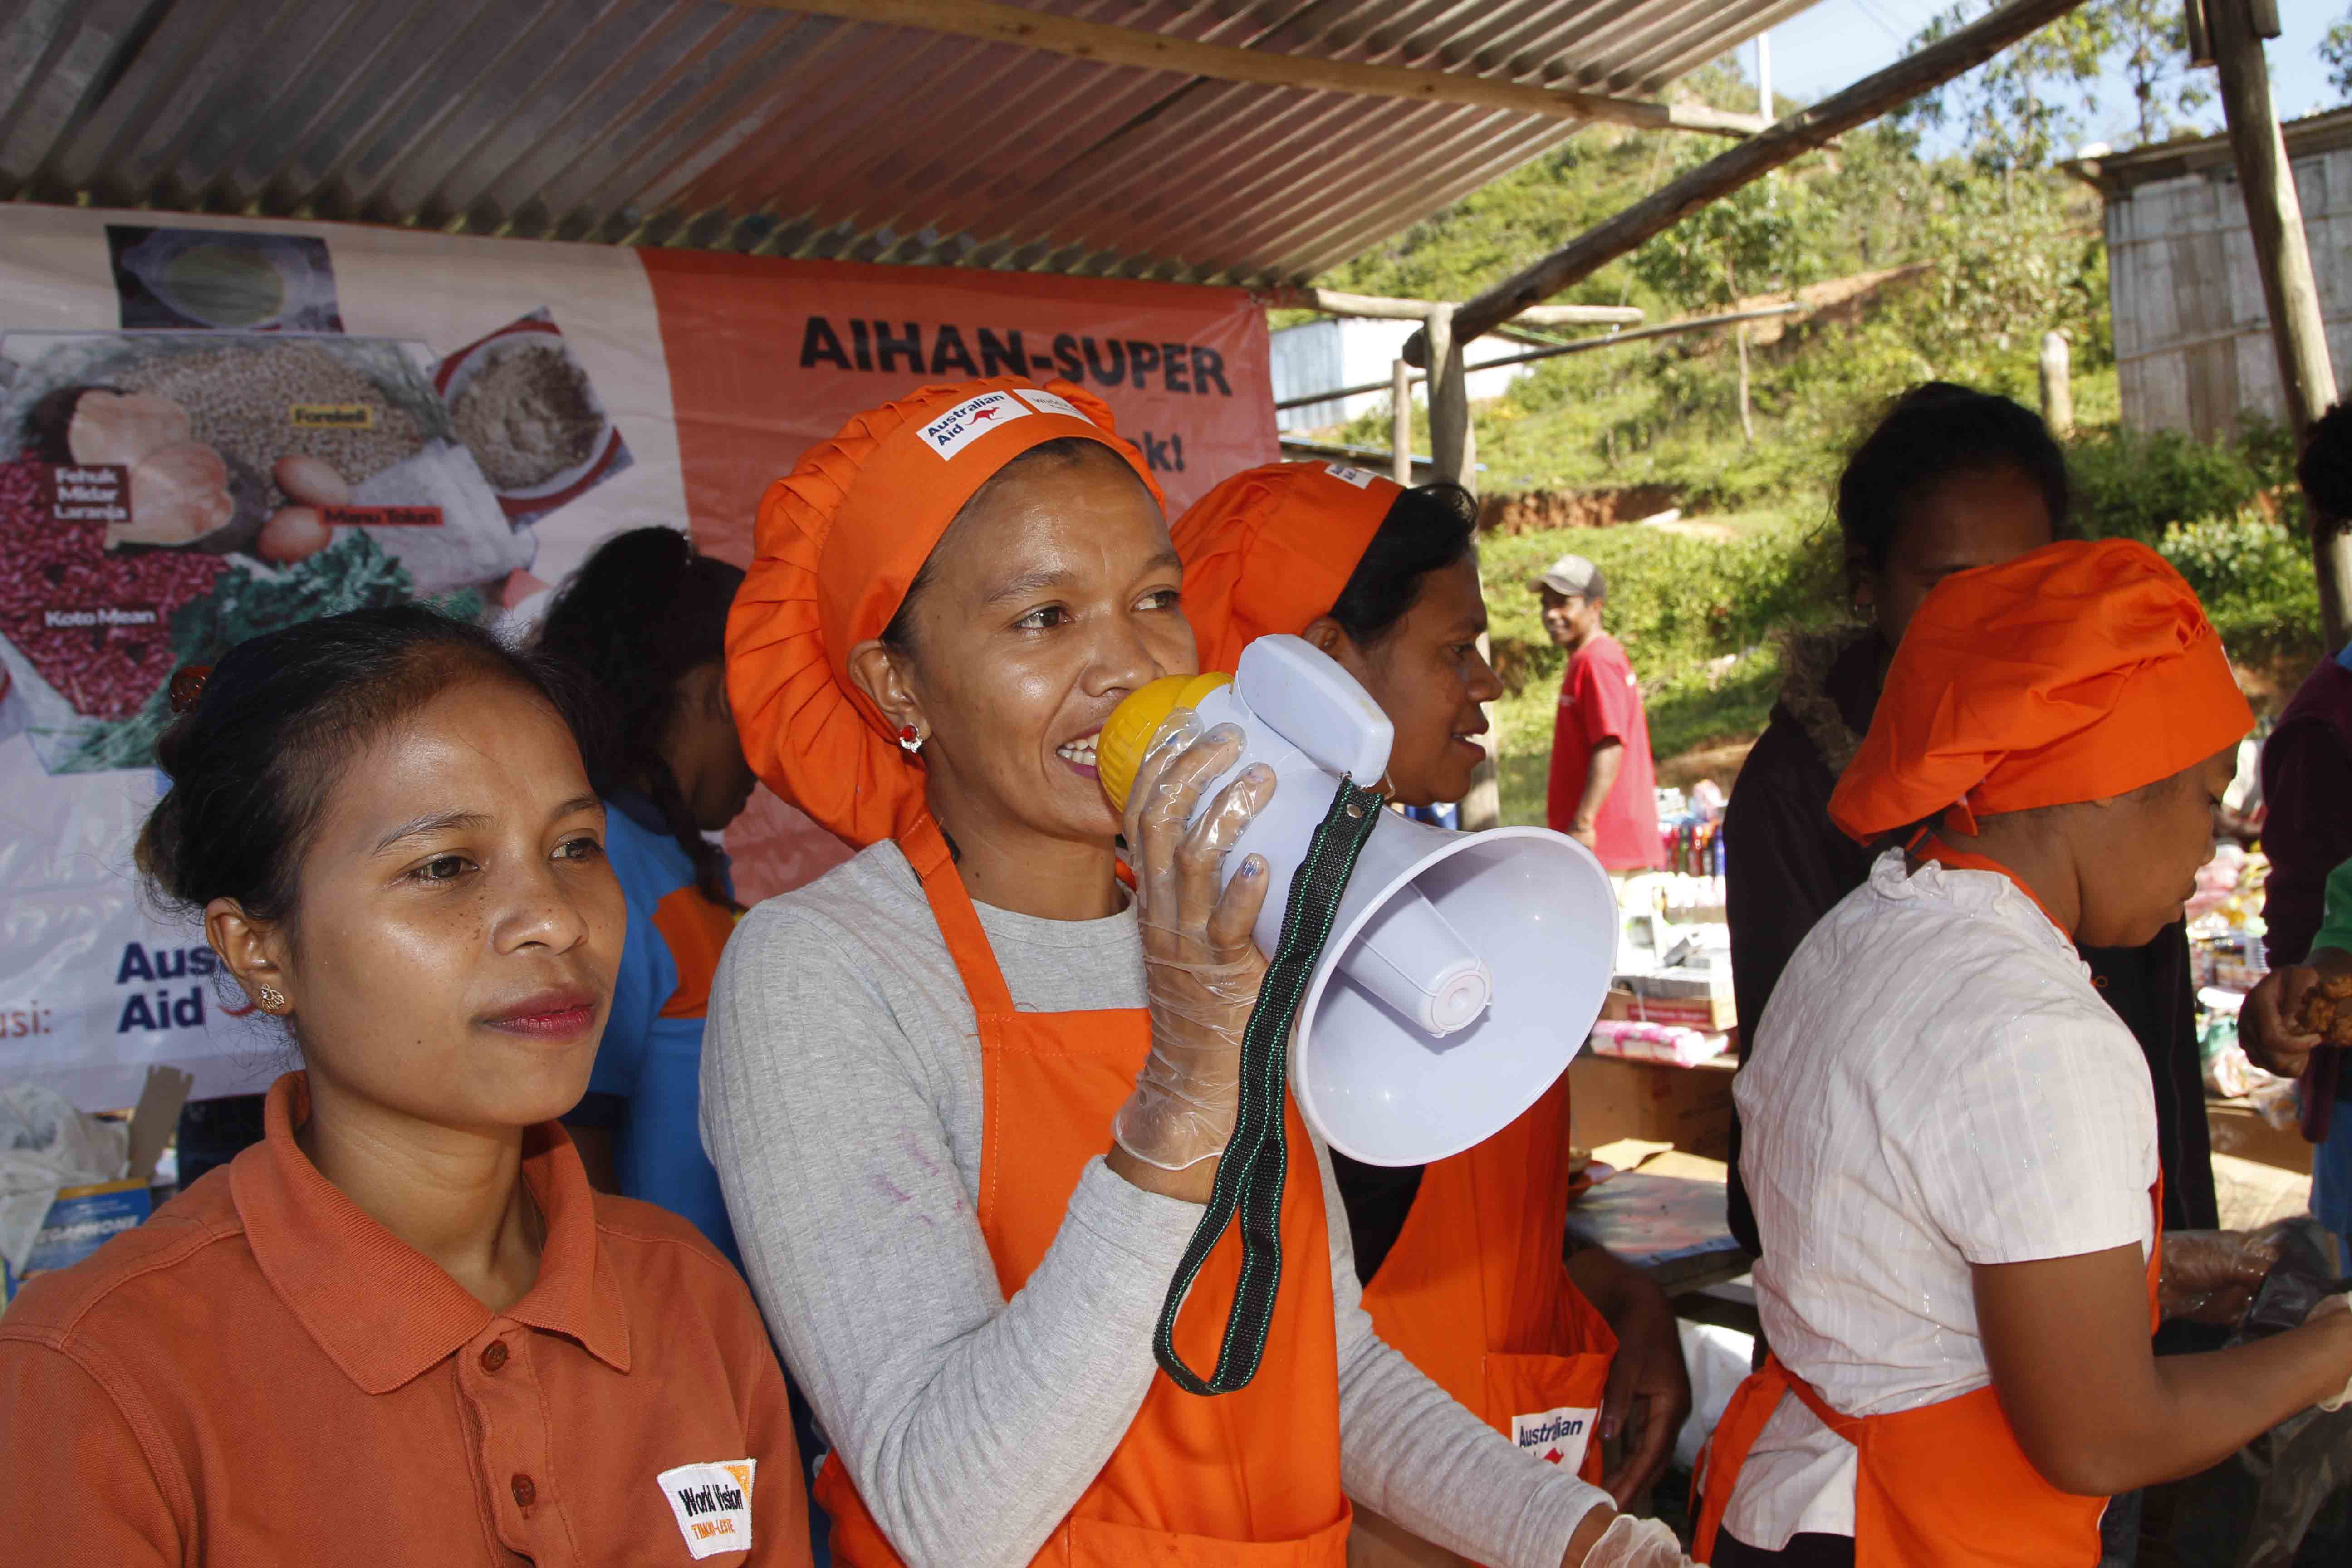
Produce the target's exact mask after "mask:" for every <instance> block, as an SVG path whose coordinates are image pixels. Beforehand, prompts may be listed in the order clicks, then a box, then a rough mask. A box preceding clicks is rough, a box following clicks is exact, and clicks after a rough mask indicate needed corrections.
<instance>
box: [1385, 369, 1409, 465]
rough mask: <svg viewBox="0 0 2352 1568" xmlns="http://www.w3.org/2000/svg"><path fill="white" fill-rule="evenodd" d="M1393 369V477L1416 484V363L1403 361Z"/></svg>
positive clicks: (1390, 427)
mask: <svg viewBox="0 0 2352 1568" xmlns="http://www.w3.org/2000/svg"><path fill="white" fill-rule="evenodd" d="M1390 371H1391V375H1390V379H1389V478H1391V479H1394V480H1396V482H1397V483H1399V484H1401V485H1409V484H1411V483H1412V383H1413V374H1412V366H1411V365H1409V364H1407V363H1404V361H1402V360H1399V361H1397V362H1396V363H1395V364H1393V365H1391V367H1390Z"/></svg>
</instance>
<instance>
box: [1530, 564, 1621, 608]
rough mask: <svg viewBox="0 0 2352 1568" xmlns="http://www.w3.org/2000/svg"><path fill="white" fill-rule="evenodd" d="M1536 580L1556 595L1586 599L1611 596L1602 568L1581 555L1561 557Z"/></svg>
mask: <svg viewBox="0 0 2352 1568" xmlns="http://www.w3.org/2000/svg"><path fill="white" fill-rule="evenodd" d="M1536 580H1537V581H1538V582H1539V583H1541V584H1543V585H1544V586H1545V587H1547V588H1549V589H1550V590H1551V591H1552V592H1553V593H1555V594H1573V595H1577V596H1578V597H1579V598H1585V599H1605V598H1607V597H1608V596H1609V584H1608V580H1607V579H1606V578H1604V577H1602V576H1601V568H1600V567H1598V566H1595V565H1594V564H1593V563H1591V562H1590V561H1587V560H1586V559H1585V558H1584V557H1583V556H1581V555H1563V556H1561V557H1560V558H1559V560H1557V561H1555V562H1553V563H1551V565H1550V566H1549V567H1548V568H1546V570H1545V572H1544V574H1543V575H1542V576H1541V577H1538V579H1536Z"/></svg>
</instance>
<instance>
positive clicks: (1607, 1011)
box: [1601, 974, 1739, 1035]
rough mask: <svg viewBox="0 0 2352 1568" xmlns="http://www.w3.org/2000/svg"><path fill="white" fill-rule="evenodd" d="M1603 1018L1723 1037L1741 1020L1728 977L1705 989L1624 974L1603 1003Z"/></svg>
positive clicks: (1655, 977) (1650, 977)
mask: <svg viewBox="0 0 2352 1568" xmlns="http://www.w3.org/2000/svg"><path fill="white" fill-rule="evenodd" d="M1677 993H1680V994H1677ZM1601 1016H1602V1017H1604V1018H1632V1019H1636V1020H1643V1021H1647V1022H1649V1023H1653V1024H1674V1025H1677V1026H1681V1027H1683V1028H1686V1029H1696V1030H1699V1031H1700V1032H1701V1033H1703V1034H1709V1035H1720V1034H1722V1033H1724V1032H1725V1031H1726V1030H1727V1029H1729V1028H1731V1027H1732V1026H1734V1025H1735V1024H1737V1023H1738V1021H1739V1010H1738V1008H1737V1007H1736V1006H1734V1005H1732V1000H1731V980H1730V977H1729V976H1728V975H1725V976H1722V977H1720V984H1707V985H1705V986H1703V987H1701V986H1694V985H1693V984H1691V983H1689V982H1687V981H1679V982H1675V983H1674V984H1662V983H1661V982H1660V980H1659V978H1658V977H1657V976H1654V975H1634V974H1621V975H1619V976H1618V977H1617V983H1616V984H1614V985H1612V986H1611V987H1610V989H1609V994H1608V996H1607V997H1606V998H1605V999H1604V1000H1603V1001H1602V1002H1601Z"/></svg>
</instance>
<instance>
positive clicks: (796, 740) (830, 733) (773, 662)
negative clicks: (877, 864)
mask: <svg viewBox="0 0 2352 1568" xmlns="http://www.w3.org/2000/svg"><path fill="white" fill-rule="evenodd" d="M1073 436H1075V437H1081V438H1083V439H1085V440H1089V441H1099V442H1101V443H1102V444H1103V445H1104V446H1106V447H1109V448H1110V449H1111V450H1112V451H1114V452H1117V453H1118V455H1119V456H1120V457H1122V458H1126V459H1127V462H1128V465H1129V467H1130V468H1133V469H1134V470H1135V472H1136V476H1137V477H1138V478H1139V479H1142V481H1143V482H1144V484H1145V485H1146V486H1147V487H1149V488H1150V491H1151V495H1152V499H1153V500H1157V501H1160V504H1162V505H1163V506H1164V505H1165V504H1166V498H1165V497H1164V496H1162V495H1161V494H1160V486H1159V485H1158V484H1157V483H1156V482H1155V481H1154V480H1153V479H1152V478H1151V472H1150V468H1149V467H1148V466H1147V465H1146V463H1145V462H1144V459H1143V455H1142V454H1141V453H1140V452H1138V451H1137V450H1136V449H1135V448H1134V447H1131V446H1129V444H1128V443H1127V442H1125V441H1122V440H1120V439H1119V438H1118V433H1117V430H1116V428H1115V426H1114V425H1113V422H1112V419H1111V412H1110V409H1109V408H1108V406H1107V405H1105V404H1104V403H1103V402H1102V401H1101V400H1100V399H1098V398H1097V397H1094V396H1093V395H1090V394H1088V393H1086V392H1083V391H1081V390H1079V389H1078V388H1077V387H1076V386H1074V385H1072V384H1069V383H1068V382H1064V381H1054V382H1049V383H1047V384H1045V386H1043V387H1039V386H1036V385H1034V384H1031V383H1030V382H1027V381H1025V380H1023V379H1022V378H1020V377H1018V376H992V377H989V378H987V379H985V380H980V381H967V382H963V383H961V384H957V385H953V386H927V387H924V388H922V389H921V390H920V391H919V392H915V393H912V394H910V395H908V396H905V397H902V398H900V399H898V401H897V402H895V403H887V404H885V405H882V406H881V407H879V408H876V409H872V410H869V411H868V412H866V413H864V414H860V415H858V416H856V418H854V419H852V420H850V422H849V423H848V424H846V425H845V426H842V427H841V431H840V434H838V435H836V436H835V437H833V438H832V439H831V440H828V441H820V442H818V443H817V444H816V445H815V446H814V447H810V448H809V449H808V451H806V452H805V453H803V454H802V457H801V460H800V465H799V466H798V467H797V468H794V469H793V471H792V473H791V474H789V475H788V476H786V477H785V478H783V479H778V480H777V481H776V482H775V483H773V484H772V485H770V486H769V487H768V493H767V494H766V495H765V496H763V497H762V498H761V501H760V516H759V521H758V523H757V524H756V525H755V527H754V529H753V531H752V536H751V549H752V558H751V570H750V572H749V573H748V574H746V576H745V577H744V580H743V586H742V588H741V590H740V591H739V592H738V593H737V594H736V595H735V607H734V610H733V611H732V613H730V615H729V616H728V617H727V695H728V699H729V700H730V701H731V702H732V703H733V704H734V708H735V725H736V728H737V729H738V730H739V731H741V733H742V737H743V754H744V755H745V756H746V757H747V758H749V759H750V761H751V768H752V771H753V772H755V773H758V774H759V775H760V778H761V782H762V783H764V784H767V786H768V787H769V788H770V789H772V790H774V791H775V792H776V793H777V794H778V795H782V797H783V798H784V799H786V800H788V801H791V802H792V803H793V805H797V806H799V807H800V808H801V809H802V810H803V811H804V812H806V813H808V815H809V816H812V817H814V818H815V819H816V820H817V821H818V822H821V823H823V824H824V826H827V827H829V828H831V829H832V830H833V831H834V832H835V833H837V834H839V835H840V836H841V837H844V838H845V839H847V840H849V842H851V843H852V844H856V845H858V846H860V847H863V846H866V845H869V844H874V843H877V842H878V841H880V840H882V839H884V838H889V837H896V836H897V835H898V834H899V833H901V832H903V831H904V830H905V829H906V828H908V826H912V825H913V824H914V823H915V822H916V821H917V820H918V819H919V816H921V813H922V805H923V783H922V773H921V769H920V767H919V765H910V763H912V761H913V759H911V758H909V757H908V756H907V755H906V754H905V753H904V752H902V751H900V749H899V747H898V739H897V733H896V731H894V730H893V728H892V727H891V725H890V724H889V723H888V721H886V720H885V719H884V718H883V717H882V711H881V710H880V709H878V708H877V707H876V706H875V705H874V701H873V700H872V699H871V698H869V697H867V696H866V694H865V693H864V692H862V691H860V690H858V689H857V688H856V686H855V685H853V684H852V683H851V681H850V679H849V665H848V659H849V651H850V649H852V648H854V647H856V646H857V645H858V644H859V643H861V642H864V641H866V639H868V638H870V637H879V636H881V635H882V630H883V628H884V627H886V626H888V625H889V624H890V618H891V616H895V615H897V614H898V605H899V604H900V602H901V601H903V600H904V599H905V598H906V596H907V589H908V585H909V584H912V583H913V582H914V580H915V576H916V574H917V573H919V572H920V571H921V570H922V566H923V563H924V562H925V561H926V560H928V559H929V557H930V553H931V549H932V547H933V546H934V545H936V544H938V543H939V542H940V535H941V534H943V533H945V532H946V531H947V527H948V524H949V523H950V522H951V521H954V519H955V515H956V513H957V512H958V511H960V510H962V507H963V504H964V502H966V501H968V500H971V497H972V494H973V492H975V491H977V490H978V489H980V487H981V486H982V485H983V484H985V483H987V482H988V480H989V479H991V478H992V477H993V476H994V475H995V474H996V473H997V472H998V470H1000V469H1002V468H1003V467H1004V466H1005V465H1006V464H1008V463H1010V462H1012V461H1013V458H1017V457H1019V456H1021V454H1022V453H1024V452H1026V451H1028V450H1029V449H1030V448H1031V447H1039V446H1043V445H1044V444H1045V443H1046V442H1048V441H1057V440H1061V439H1063V438H1065V437H1073Z"/></svg>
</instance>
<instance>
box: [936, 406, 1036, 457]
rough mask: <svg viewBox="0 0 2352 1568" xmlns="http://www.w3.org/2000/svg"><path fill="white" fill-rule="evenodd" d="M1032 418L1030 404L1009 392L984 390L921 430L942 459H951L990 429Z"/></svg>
mask: <svg viewBox="0 0 2352 1568" xmlns="http://www.w3.org/2000/svg"><path fill="white" fill-rule="evenodd" d="M1028 417H1029V405H1027V404H1025V403H1024V402H1022V401H1021V400H1020V399H1019V398H1017V397H1015V396H1013V395H1012V394H1011V393H1009V392H983V393H982V394H981V395H979V396H978V397H967V398H965V399H964V400H963V401H962V402H961V403H959V404H957V405H955V406H954V407H953V408H950V409H949V410H948V411H947V412H946V413H945V414H942V415H940V416H939V417H938V418H936V419H934V420H931V421H930V422H929V423H928V424H926V425H925V426H923V427H922V429H921V430H920V431H919V432H918V434H919V435H920V436H921V437H922V438H923V440H924V443H925V444H926V445H928V446H929V447H930V449H931V450H932V451H934V452H937V453H938V454H939V455H940V457H942V458H953V457H954V456H955V455H956V454H957V453H958V452H961V451H962V450H963V449H964V447H966V446H967V445H968V444H969V443H971V442H972V441H976V440H978V439H979V438H980V437H982V436H985V435H987V434H988V433H989V432H990V431H991V430H994V429H998V428H1001V427H1002V426H1006V425H1010V424H1012V423H1013V421H1014V420H1015V419H1026V418H1028Z"/></svg>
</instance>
